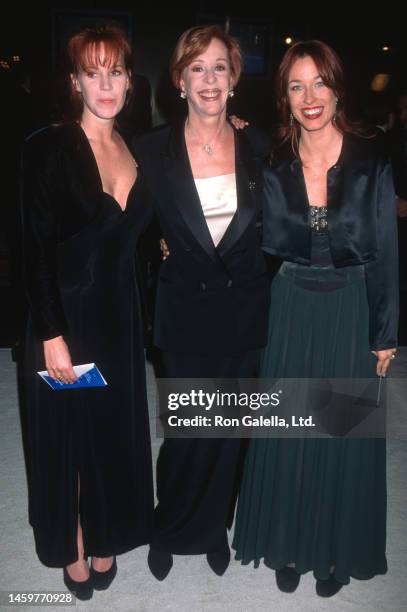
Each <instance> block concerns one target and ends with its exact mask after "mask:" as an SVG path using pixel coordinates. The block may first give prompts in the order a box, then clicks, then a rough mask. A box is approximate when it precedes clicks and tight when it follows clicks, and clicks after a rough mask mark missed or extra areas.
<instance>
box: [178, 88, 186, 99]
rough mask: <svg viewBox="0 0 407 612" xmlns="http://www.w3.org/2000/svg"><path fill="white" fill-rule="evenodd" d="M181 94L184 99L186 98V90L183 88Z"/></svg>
mask: <svg viewBox="0 0 407 612" xmlns="http://www.w3.org/2000/svg"><path fill="white" fill-rule="evenodd" d="M179 95H180V96H181V98H182V99H183V100H185V99H186V97H187V94H186V91H185V90H184V89H181V93H180V94H179Z"/></svg>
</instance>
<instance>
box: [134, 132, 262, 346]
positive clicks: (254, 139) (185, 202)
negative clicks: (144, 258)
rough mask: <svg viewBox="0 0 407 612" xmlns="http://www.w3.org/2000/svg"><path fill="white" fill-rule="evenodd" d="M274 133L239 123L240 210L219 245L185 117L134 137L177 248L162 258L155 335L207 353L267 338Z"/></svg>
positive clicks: (158, 340) (161, 342)
mask: <svg viewBox="0 0 407 612" xmlns="http://www.w3.org/2000/svg"><path fill="white" fill-rule="evenodd" d="M269 146H270V145H269V141H268V139H267V138H266V137H265V136H264V135H262V134H261V133H260V132H258V131H257V130H254V129H251V128H249V129H247V130H245V131H244V132H243V131H240V132H239V131H235V156H236V187H237V211H236V213H235V215H234V217H233V219H232V221H231V223H230V225H229V227H228V228H227V230H226V233H225V234H224V236H223V238H222V240H221V242H220V243H219V244H218V245H217V247H215V246H214V243H213V241H212V238H211V235H210V232H209V229H208V226H207V223H206V220H205V217H204V214H203V212H202V207H201V203H200V200H199V196H198V192H197V190H196V187H195V183H194V179H193V175H192V170H191V166H190V163H189V158H188V153H187V148H186V144H185V138H184V125H183V124H180V125H178V126H176V127H166V128H161V129H159V130H157V131H155V132H153V133H150V134H147V135H145V136H143V137H141V138H139V139H137V140H135V142H134V153H135V157H136V159H137V160H138V162H139V164H140V169H141V172H142V174H143V175H144V176H145V178H146V181H147V186H148V189H149V191H150V194H151V196H152V200H153V203H154V204H155V210H156V214H157V217H158V220H159V223H160V227H161V231H162V236H163V237H164V238H165V239H166V241H167V244H168V247H169V250H170V256H169V257H168V258H167V260H166V261H164V262H163V263H162V264H161V268H160V275H159V282H158V289H157V300H156V310H155V324H154V342H155V344H156V345H157V346H159V347H160V348H161V349H164V350H171V351H178V352H192V353H195V354H197V353H200V354H208V353H228V354H233V353H236V352H241V351H246V350H250V349H255V348H259V347H261V346H264V345H265V343H266V332H267V316H268V305H269V280H268V274H267V269H266V263H265V258H264V255H263V253H262V251H261V244H260V236H259V224H260V223H259V221H260V214H261V193H262V171H261V166H262V160H263V158H264V156H265V155H266V153H267V152H268V150H269Z"/></svg>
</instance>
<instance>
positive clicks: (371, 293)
mask: <svg viewBox="0 0 407 612" xmlns="http://www.w3.org/2000/svg"><path fill="white" fill-rule="evenodd" d="M377 197H378V201H377V257H376V259H375V260H374V261H371V262H369V263H367V264H366V285H367V295H368V301H369V313H370V323H369V330H370V334H369V335H370V348H371V349H372V350H384V349H388V348H395V347H396V346H397V332H398V317H399V274H398V245H397V213H396V197H395V193H394V187H393V178H392V171H391V166H390V164H389V163H386V164H385V165H384V167H383V169H382V170H381V173H380V175H379V179H378V189H377Z"/></svg>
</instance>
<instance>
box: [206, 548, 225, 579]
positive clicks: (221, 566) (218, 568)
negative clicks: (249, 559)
mask: <svg viewBox="0 0 407 612" xmlns="http://www.w3.org/2000/svg"><path fill="white" fill-rule="evenodd" d="M206 560H207V561H208V565H209V567H210V568H211V570H213V571H214V572H215V574H216V575H217V576H223V574H224V573H225V572H226V570H227V568H228V567H229V563H230V548H229V545H228V544H226V545H225V546H224V547H223V548H221V550H217V551H216V552H210V553H207V554H206Z"/></svg>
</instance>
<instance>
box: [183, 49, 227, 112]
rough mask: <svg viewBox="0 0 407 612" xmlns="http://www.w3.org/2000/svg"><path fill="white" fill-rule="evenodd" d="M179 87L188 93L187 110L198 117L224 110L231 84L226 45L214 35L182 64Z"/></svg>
mask: <svg viewBox="0 0 407 612" xmlns="http://www.w3.org/2000/svg"><path fill="white" fill-rule="evenodd" d="M180 86H181V89H182V90H184V91H185V92H186V94H187V100H188V107H189V112H190V113H191V112H195V113H197V114H198V115H200V116H201V117H204V116H216V115H220V114H222V113H223V112H226V102H227V99H228V94H229V90H230V89H231V88H232V86H233V82H232V76H231V69H230V60H229V56H228V52H227V49H226V46H225V45H224V44H223V42H221V41H220V40H218V39H217V38H213V39H212V40H211V42H210V44H209V46H208V48H207V49H206V51H204V52H203V53H201V54H200V55H198V56H197V57H195V58H194V59H193V60H192V62H191V63H190V64H189V65H188V66H187V67H186V68H184V70H183V72H182V76H181V79H180Z"/></svg>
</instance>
